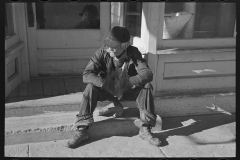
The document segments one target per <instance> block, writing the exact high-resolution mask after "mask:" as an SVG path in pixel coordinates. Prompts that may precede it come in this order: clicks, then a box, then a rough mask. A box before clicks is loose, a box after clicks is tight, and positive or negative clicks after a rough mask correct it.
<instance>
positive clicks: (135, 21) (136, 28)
mask: <svg viewBox="0 0 240 160" xmlns="http://www.w3.org/2000/svg"><path fill="white" fill-rule="evenodd" d="M124 14H125V15H124V22H123V25H124V26H126V27H127V28H128V30H129V32H130V34H131V35H132V36H137V37H140V36H141V16H142V3H140V2H137V3H136V2H134V3H133V2H127V3H124Z"/></svg>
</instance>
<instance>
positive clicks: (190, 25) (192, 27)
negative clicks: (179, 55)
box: [163, 2, 236, 39]
mask: <svg viewBox="0 0 240 160" xmlns="http://www.w3.org/2000/svg"><path fill="white" fill-rule="evenodd" d="M235 16H236V5H235V3H209V2H207V3H201V2H199V3H191V2H185V3H184V2H177V3H174V2H169V3H168V2H166V3H165V18H164V19H165V20H164V27H163V39H175V38H185V39H186V38H217V37H221V38H223V37H233V31H234V25H235Z"/></svg>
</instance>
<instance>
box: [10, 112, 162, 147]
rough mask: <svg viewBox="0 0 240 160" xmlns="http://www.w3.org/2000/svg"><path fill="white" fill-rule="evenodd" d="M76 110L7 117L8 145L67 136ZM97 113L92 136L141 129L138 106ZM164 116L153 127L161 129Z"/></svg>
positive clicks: (102, 136)
mask: <svg viewBox="0 0 240 160" xmlns="http://www.w3.org/2000/svg"><path fill="white" fill-rule="evenodd" d="M76 114H77V112H67V113H52V114H51V113H48V114H40V115H35V116H25V117H10V118H5V145H14V144H23V143H36V142H46V141H56V140H66V139H69V138H72V137H73V136H74V133H75V132H74V130H73V126H74V125H73V124H74V122H75V116H76ZM112 115H113V114H112V113H109V114H108V115H106V116H95V115H94V122H95V123H93V124H92V125H91V126H90V127H89V129H88V132H89V134H90V137H91V139H96V138H99V139H102V138H105V137H109V136H134V135H137V134H138V131H139V129H138V128H137V127H136V126H135V125H134V121H135V120H136V119H138V118H139V110H138V109H137V108H126V107H125V108H124V113H123V115H122V116H121V117H119V118H114V117H112ZM161 123H162V122H161V118H160V117H159V116H158V117H157V125H156V126H155V127H154V128H152V131H161Z"/></svg>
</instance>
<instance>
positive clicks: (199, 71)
mask: <svg viewBox="0 0 240 160" xmlns="http://www.w3.org/2000/svg"><path fill="white" fill-rule="evenodd" d="M192 71H193V72H195V73H198V74H201V73H202V72H217V71H215V70H212V69H203V70H192Z"/></svg>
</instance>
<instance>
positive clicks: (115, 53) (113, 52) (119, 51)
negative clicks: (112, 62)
mask: <svg viewBox="0 0 240 160" xmlns="http://www.w3.org/2000/svg"><path fill="white" fill-rule="evenodd" d="M124 49H125V48H121V44H120V45H119V46H117V47H114V48H113V47H108V48H107V52H109V53H110V56H111V57H117V56H119V55H121V54H122V52H123V51H124Z"/></svg>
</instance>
